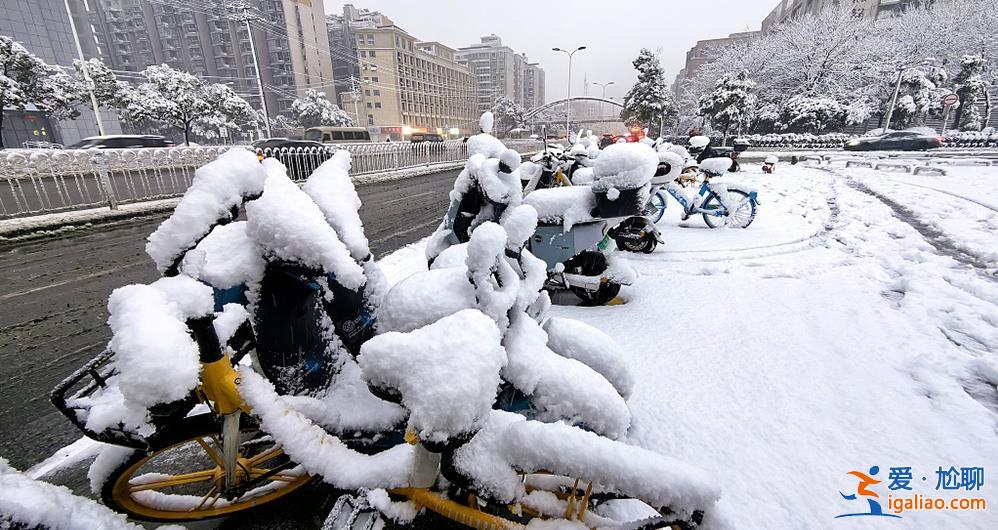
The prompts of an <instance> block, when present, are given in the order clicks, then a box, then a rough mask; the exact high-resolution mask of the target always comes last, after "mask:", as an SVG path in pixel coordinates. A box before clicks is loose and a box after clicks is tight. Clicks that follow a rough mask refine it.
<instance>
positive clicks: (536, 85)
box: [523, 63, 545, 109]
mask: <svg viewBox="0 0 998 530" xmlns="http://www.w3.org/2000/svg"><path fill="white" fill-rule="evenodd" d="M544 83H545V81H544V69H543V68H541V67H540V65H539V64H537V63H527V65H526V68H525V70H524V76H523V108H525V109H532V108H535V107H540V106H541V105H543V104H544V103H545V99H544Z"/></svg>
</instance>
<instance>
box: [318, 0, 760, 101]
mask: <svg viewBox="0 0 998 530" xmlns="http://www.w3.org/2000/svg"><path fill="white" fill-rule="evenodd" d="M346 3H352V4H353V5H354V6H356V7H358V8H367V9H371V10H376V11H381V12H382V13H384V14H385V15H387V16H388V18H390V19H392V20H393V21H394V22H395V24H396V25H398V26H399V27H401V28H402V29H404V30H406V31H407V32H409V34H411V35H413V36H414V37H416V38H419V39H425V40H435V41H439V42H442V43H443V44H446V45H447V46H450V47H452V48H460V47H462V46H468V45H470V44H475V43H478V42H479V37H481V36H483V35H488V34H490V33H495V34H496V35H499V36H500V37H501V38H502V41H503V44H505V45H507V46H509V47H510V48H512V49H513V50H514V51H516V52H517V53H526V54H527V57H528V58H529V59H530V60H531V61H532V62H539V63H540V64H541V67H543V68H544V72H545V73H546V75H547V98H546V99H547V100H548V101H552V100H555V99H560V98H564V97H565V96H566V95H567V91H568V87H567V84H568V72H567V68H568V57H567V56H566V55H565V54H564V53H557V52H553V51H551V48H553V47H560V48H571V49H575V48H576V47H578V46H587V47H588V49H586V50H583V51H581V52H578V53H576V54H575V58H574V59H573V60H572V94H573V95H581V94H582V90H583V76H584V75H585V76H587V77H588V79H589V81H590V82H593V81H596V82H600V83H605V82H609V81H613V82H614V84H613V85H611V86H609V87H608V88H607V93H606V94H607V97H610V96H613V97H615V98H616V99H618V100H620V99H621V98H623V96H624V93H625V92H626V91H627V89H628V88H630V87H631V85H632V84H633V83H634V80H635V78H636V77H635V73H634V68H633V67H632V66H631V61H632V60H633V59H634V57H636V56H637V54H638V51H639V50H640V49H641V48H651V49H652V50H659V51H660V52H661V58H662V66H663V67H664V68H665V73H666V77H667V79H668V81H669V83H670V84H671V83H672V81H673V80H674V79H675V77H676V74H677V73H679V70H680V69H681V68H682V67H683V65H684V63H685V61H686V51H687V50H689V49H690V48H691V47H692V46H693V44H694V43H696V41H698V40H702V39H710V38H717V37H725V36H727V35H728V34H729V33H734V32H739V31H746V30H755V29H759V26H760V25H761V23H762V19H763V18H765V16H766V15H767V14H769V11H770V10H771V9H772V8H773V7H774V6H776V4H777V3H778V0H644V1H638V0H599V1H594V0H574V1H573V0H562V1H557V2H551V1H544V0H532V1H524V0H506V1H501V2H500V1H487V2H483V1H479V0H357V1H355V2H341V1H335V0H325V6H326V12H327V13H341V12H342V11H343V5H344V4H346ZM601 92H602V89H600V88H599V87H597V86H594V85H592V84H590V85H589V95H600V93H601Z"/></svg>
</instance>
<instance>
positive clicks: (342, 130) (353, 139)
mask: <svg viewBox="0 0 998 530" xmlns="http://www.w3.org/2000/svg"><path fill="white" fill-rule="evenodd" d="M305 139H306V140H311V141H313V142H322V143H324V144H346V143H361V142H370V141H371V133H369V132H367V129H365V128H363V127H325V126H323V127H309V128H308V129H306V130H305Z"/></svg>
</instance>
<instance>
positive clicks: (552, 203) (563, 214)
mask: <svg viewBox="0 0 998 530" xmlns="http://www.w3.org/2000/svg"><path fill="white" fill-rule="evenodd" d="M523 203H524V204H529V205H530V206H533V207H534V210H536V211H537V219H538V220H539V221H541V222H544V223H549V224H562V223H564V225H565V231H566V232H567V231H569V230H571V229H572V226H574V225H576V224H578V223H582V222H585V221H591V220H592V219H593V216H592V211H593V209H595V208H596V196H595V195H593V190H592V188H590V187H588V186H568V187H563V188H547V189H543V190H536V191H532V192H530V193H529V194H527V196H526V197H524V198H523Z"/></svg>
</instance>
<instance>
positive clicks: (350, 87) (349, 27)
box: [326, 4, 394, 123]
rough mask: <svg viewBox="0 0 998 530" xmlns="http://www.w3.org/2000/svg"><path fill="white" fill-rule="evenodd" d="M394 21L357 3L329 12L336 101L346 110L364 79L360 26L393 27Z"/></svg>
mask: <svg viewBox="0 0 998 530" xmlns="http://www.w3.org/2000/svg"><path fill="white" fill-rule="evenodd" d="M393 24H394V22H392V20H391V19H390V18H388V17H387V16H385V15H383V14H381V13H379V12H377V11H369V10H367V9H358V8H356V7H354V6H353V4H346V5H344V6H343V13H342V14H339V15H337V14H329V15H326V32H327V35H328V38H329V53H330V54H331V56H332V65H333V83H334V85H335V87H336V97H337V99H336V100H335V101H339V102H340V106H341V107H343V108H344V109H347V110H350V109H348V107H352V106H353V103H354V100H355V99H356V100H357V101H359V98H355V97H354V96H355V95H356V94H355V92H354V90H355V89H357V88H358V85H357V83H356V80H357V79H360V78H361V76H360V63H359V61H358V60H357V57H358V56H357V37H356V32H357V31H358V30H360V29H372V28H377V27H380V26H391V25H393ZM358 123H359V122H358Z"/></svg>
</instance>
